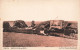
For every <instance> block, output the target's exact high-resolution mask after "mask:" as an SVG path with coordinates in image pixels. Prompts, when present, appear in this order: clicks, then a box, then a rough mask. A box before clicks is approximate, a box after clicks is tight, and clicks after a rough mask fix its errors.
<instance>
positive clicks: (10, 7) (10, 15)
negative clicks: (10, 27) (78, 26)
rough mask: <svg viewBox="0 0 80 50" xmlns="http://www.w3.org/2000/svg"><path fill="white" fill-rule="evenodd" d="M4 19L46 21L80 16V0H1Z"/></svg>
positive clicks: (75, 18)
mask: <svg viewBox="0 0 80 50" xmlns="http://www.w3.org/2000/svg"><path fill="white" fill-rule="evenodd" d="M0 7H1V8H0V10H1V12H0V14H1V15H0V17H1V19H2V20H5V21H6V20H8V21H13V20H24V21H32V20H35V21H46V20H69V21H73V20H74V21H76V20H79V18H80V0H0Z"/></svg>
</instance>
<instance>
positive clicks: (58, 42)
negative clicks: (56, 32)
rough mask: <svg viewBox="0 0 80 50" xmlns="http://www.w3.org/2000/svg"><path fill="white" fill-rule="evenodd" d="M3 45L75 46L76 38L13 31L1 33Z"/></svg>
mask: <svg viewBox="0 0 80 50" xmlns="http://www.w3.org/2000/svg"><path fill="white" fill-rule="evenodd" d="M3 35H4V36H3V46H4V47H65V46H77V40H74V39H68V38H63V37H55V36H42V35H36V34H24V33H14V32H4V33H3Z"/></svg>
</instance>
